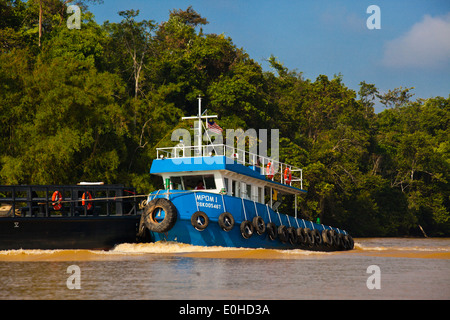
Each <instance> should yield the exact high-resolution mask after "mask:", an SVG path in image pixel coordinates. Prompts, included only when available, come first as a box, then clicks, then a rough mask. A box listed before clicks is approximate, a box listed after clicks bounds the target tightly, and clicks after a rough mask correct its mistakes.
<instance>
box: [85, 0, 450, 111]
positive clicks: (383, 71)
mask: <svg viewBox="0 0 450 320" xmlns="http://www.w3.org/2000/svg"><path fill="white" fill-rule="evenodd" d="M189 5H192V6H193V8H194V10H196V11H197V12H199V13H200V14H201V15H202V16H203V17H205V18H207V19H208V21H209V24H208V25H206V26H204V27H203V30H204V32H205V33H217V34H225V35H226V36H229V37H231V38H232V39H233V42H234V44H235V45H236V46H237V47H239V48H244V50H245V51H246V52H247V53H248V54H249V55H250V57H251V58H252V59H254V60H255V61H257V62H258V63H260V64H261V65H262V66H263V68H264V70H266V71H270V68H269V66H268V64H267V62H265V59H267V58H268V57H269V56H270V55H271V54H273V55H274V56H276V57H277V58H278V60H279V61H281V62H282V63H283V64H284V65H285V66H286V67H288V68H289V69H290V70H297V71H299V72H303V76H304V78H306V79H311V80H315V79H316V78H317V76H318V75H320V74H325V75H327V76H329V77H333V76H334V75H335V74H339V73H340V74H342V76H343V81H344V83H345V84H346V86H347V87H349V88H351V89H353V90H355V91H358V89H359V83H360V82H361V81H366V82H367V83H373V84H375V85H376V87H377V88H378V89H379V90H380V91H381V92H386V91H387V90H389V89H394V88H396V87H400V86H402V87H415V89H414V90H413V93H415V95H414V97H413V98H429V97H434V96H443V97H445V98H447V97H448V96H449V94H450V0H428V1H424V0H420V1H418V0H409V1H406V0H396V1H392V0H390V1H389V0H370V1H366V0H358V1H356V0H353V1H352V0H347V1H343V0H342V1H336V0H334V1H330V0H328V1H325V0H315V1H313V0H305V1H300V0H290V1H286V0H278V1H275V0H245V1H244V0H228V1H225V0H216V1H215V0H209V1H207V0H190V1H185V0H165V1H162V0H128V1H123V0H121V1H119V0H104V3H103V4H100V5H91V6H90V11H92V12H93V13H94V15H95V17H96V20H97V22H98V23H103V21H105V20H109V21H111V22H118V21H120V16H119V15H118V14H117V12H118V11H121V10H127V9H139V10H140V15H139V17H140V18H141V19H147V20H154V21H155V22H158V23H159V22H162V21H166V20H167V19H168V16H169V11H170V10H172V9H183V10H185V9H186V8H187V7H188V6H189ZM370 5H377V6H378V7H379V8H380V16H379V17H380V22H381V29H369V28H368V27H367V24H366V22H367V20H368V19H369V18H370V17H371V16H372V14H373V13H372V11H371V12H370V13H367V8H368V7H369V6H370ZM381 110H382V108H381V107H380V106H378V107H377V108H376V111H377V112H379V111H381Z"/></svg>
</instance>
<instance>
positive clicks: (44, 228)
mask: <svg viewBox="0 0 450 320" xmlns="http://www.w3.org/2000/svg"><path fill="white" fill-rule="evenodd" d="M139 221H140V211H139V203H138V197H137V196H136V192H135V190H134V189H133V188H125V187H124V186H122V185H103V184H79V185H27V186H23V185H8V186H5V185H2V186H0V250H14V249H101V250H108V249H111V248H113V247H114V246H115V245H117V244H120V243H124V242H136V240H137V239H136V234H137V228H138V226H139Z"/></svg>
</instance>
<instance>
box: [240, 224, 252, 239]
mask: <svg viewBox="0 0 450 320" xmlns="http://www.w3.org/2000/svg"><path fill="white" fill-rule="evenodd" d="M240 229H241V235H242V236H243V237H244V238H245V239H249V238H250V237H251V236H252V235H253V232H254V230H253V224H252V222H251V221H249V220H244V221H242V223H241V226H240Z"/></svg>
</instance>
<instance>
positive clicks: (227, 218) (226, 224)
mask: <svg viewBox="0 0 450 320" xmlns="http://www.w3.org/2000/svg"><path fill="white" fill-rule="evenodd" d="M218 222H219V226H220V228H222V230H223V231H226V232H229V231H231V229H233V227H234V218H233V215H232V214H231V213H229V212H224V213H222V214H221V215H220V216H219V219H218Z"/></svg>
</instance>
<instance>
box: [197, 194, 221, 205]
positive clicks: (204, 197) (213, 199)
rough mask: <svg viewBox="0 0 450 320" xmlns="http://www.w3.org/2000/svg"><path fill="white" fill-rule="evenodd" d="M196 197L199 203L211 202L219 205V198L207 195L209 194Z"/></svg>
mask: <svg viewBox="0 0 450 320" xmlns="http://www.w3.org/2000/svg"><path fill="white" fill-rule="evenodd" d="M195 197H196V198H197V201H210V202H214V203H217V198H216V197H213V196H210V195H207V194H196V195H195Z"/></svg>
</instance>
